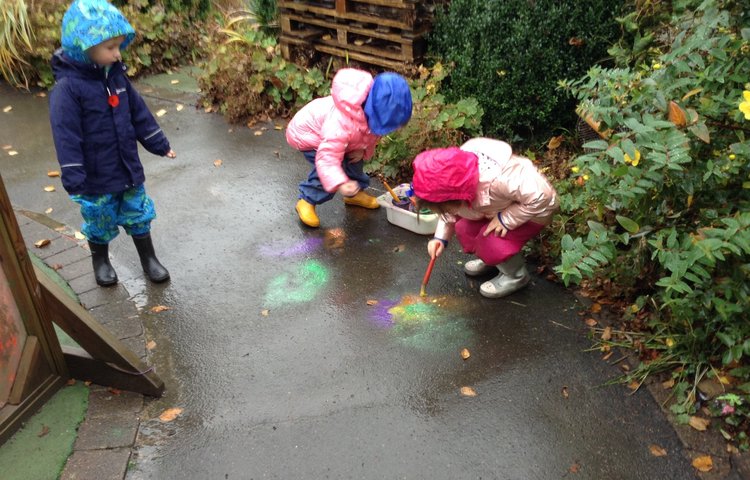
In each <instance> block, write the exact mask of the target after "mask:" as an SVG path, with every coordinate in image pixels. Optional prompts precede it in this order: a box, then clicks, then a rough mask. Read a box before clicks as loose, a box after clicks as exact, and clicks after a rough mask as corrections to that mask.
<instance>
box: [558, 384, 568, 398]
mask: <svg viewBox="0 0 750 480" xmlns="http://www.w3.org/2000/svg"><path fill="white" fill-rule="evenodd" d="M560 394H561V395H562V396H563V398H568V397H570V393H568V387H567V386H563V387H562V390H560Z"/></svg>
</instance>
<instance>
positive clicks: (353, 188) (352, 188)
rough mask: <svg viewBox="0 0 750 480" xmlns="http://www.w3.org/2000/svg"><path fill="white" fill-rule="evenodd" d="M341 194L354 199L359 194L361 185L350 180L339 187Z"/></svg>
mask: <svg viewBox="0 0 750 480" xmlns="http://www.w3.org/2000/svg"><path fill="white" fill-rule="evenodd" d="M339 192H341V195H343V196H345V197H353V196H354V195H356V194H357V192H359V184H358V183H357V182H356V181H354V180H349V181H348V182H344V183H342V184H341V185H340V186H339Z"/></svg>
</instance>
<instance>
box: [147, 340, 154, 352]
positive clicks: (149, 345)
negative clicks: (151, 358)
mask: <svg viewBox="0 0 750 480" xmlns="http://www.w3.org/2000/svg"><path fill="white" fill-rule="evenodd" d="M155 348H156V342H155V341H153V340H149V341H148V343H147V344H146V350H153V349H155Z"/></svg>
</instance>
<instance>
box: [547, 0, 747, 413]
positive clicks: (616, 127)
mask: <svg viewBox="0 0 750 480" xmlns="http://www.w3.org/2000/svg"><path fill="white" fill-rule="evenodd" d="M679 3H680V7H681V8H682V9H683V10H681V11H682V12H683V13H681V14H679V15H676V16H675V17H674V19H673V20H672V22H671V23H670V24H669V25H668V26H667V27H666V29H665V32H664V35H662V36H661V37H660V38H662V39H663V40H669V43H659V42H658V41H656V42H655V43H654V45H652V47H650V48H651V53H650V55H651V56H652V57H653V61H652V63H647V64H646V63H639V61H638V60H640V59H642V58H644V57H643V56H642V55H641V54H642V52H641V51H637V52H634V55H633V57H631V59H635V62H634V63H631V64H630V65H627V66H622V67H621V68H613V69H603V68H600V67H594V68H592V69H591V70H590V71H589V73H588V75H587V76H586V77H584V78H583V79H581V80H579V81H576V82H572V83H570V84H569V86H570V88H571V91H572V92H573V93H574V94H575V96H576V98H578V99H579V101H580V108H581V110H582V111H583V112H585V113H588V114H590V115H591V116H592V117H593V118H594V119H596V120H599V121H601V122H602V125H601V131H609V132H608V135H606V136H607V138H605V139H602V140H597V141H593V142H589V143H588V144H586V145H584V147H586V148H587V149H589V153H586V154H584V155H582V156H580V157H578V158H577V159H576V160H575V161H574V166H573V173H572V175H571V178H570V179H569V180H568V181H565V182H562V183H560V184H559V185H558V191H559V193H560V194H561V195H560V204H561V207H562V212H563V218H564V224H563V225H562V226H561V230H560V233H561V234H562V238H561V247H562V259H561V264H560V265H559V266H558V267H557V272H558V273H559V274H560V275H561V277H562V279H563V280H564V281H565V283H571V282H573V283H575V282H580V281H582V280H583V279H584V278H588V279H593V280H592V281H594V282H597V283H599V284H603V283H605V282H611V283H612V284H614V285H616V286H617V287H618V288H620V290H621V291H622V292H623V293H624V295H625V298H626V299H628V300H634V301H633V303H632V306H630V307H628V309H627V310H626V313H627V315H628V316H630V317H631V318H636V319H639V320H640V321H643V322H644V323H646V324H648V325H649V326H650V327H651V329H652V331H653V332H655V333H654V334H653V335H651V336H650V337H648V338H646V339H643V340H642V342H640V341H639V342H640V343H643V344H647V345H648V348H649V349H651V350H652V351H653V355H649V357H648V361H644V363H643V364H642V365H641V367H640V368H639V369H638V371H637V372H636V373H635V375H636V376H640V378H641V379H642V378H644V377H645V376H646V375H648V374H649V373H651V372H653V371H655V370H658V369H660V368H676V367H678V366H680V367H682V369H681V370H678V373H677V374H676V376H677V377H678V380H679V381H678V385H677V387H676V392H677V395H678V397H679V398H680V400H681V402H680V403H679V404H678V405H677V406H676V407H675V411H676V412H678V413H683V414H685V413H686V412H689V411H691V409H692V408H693V401H694V400H695V398H696V397H695V385H696V384H697V383H698V381H700V379H701V378H703V377H704V376H705V375H706V374H708V375H709V376H717V377H720V378H724V377H725V376H726V375H727V373H730V374H731V375H732V376H734V377H737V378H740V379H744V381H747V380H749V379H750V366H748V362H747V360H748V358H750V357H749V356H750V322H749V321H748V320H750V283H748V281H747V278H748V273H750V175H749V174H750V163H749V160H750V141H748V138H747V136H748V134H749V133H750V92H748V90H750V85H748V84H747V83H745V82H747V81H748V79H750V56H749V55H748V53H749V52H750V28H748V27H750V18H748V17H747V15H746V13H745V14H744V15H743V7H742V5H741V3H742V2H735V1H731V0H705V1H698V0H685V1H683V2H679ZM685 7H688V8H685ZM654 38H656V37H654ZM635 297H637V298H635ZM686 379H692V380H693V384H692V386H689V385H688V383H687V382H686ZM740 388H742V389H744V390H745V391H747V392H750V383H746V384H744V385H743V386H741V387H740ZM682 418H683V419H685V418H686V417H684V416H683V417H682Z"/></svg>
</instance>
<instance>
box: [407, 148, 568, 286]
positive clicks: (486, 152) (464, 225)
mask: <svg viewBox="0 0 750 480" xmlns="http://www.w3.org/2000/svg"><path fill="white" fill-rule="evenodd" d="M412 187H413V190H414V195H415V196H416V197H417V199H416V201H417V206H418V208H420V209H421V208H428V209H430V210H432V211H433V212H435V213H437V214H439V215H440V217H439V222H438V226H437V230H436V231H435V237H434V238H433V239H432V240H430V241H429V242H428V244H427V251H428V253H429V254H430V256H431V257H437V256H440V255H441V254H442V252H443V250H444V248H445V246H446V245H447V244H448V241H449V240H450V239H451V238H452V236H453V235H454V233H455V235H456V236H457V237H458V241H459V242H460V243H461V246H462V247H463V250H464V252H466V253H473V254H475V255H476V256H477V257H478V258H477V259H476V260H471V261H469V262H466V264H465V265H464V271H465V272H466V274H467V275H470V276H477V275H482V274H485V273H489V272H491V271H493V270H494V269H495V268H497V270H499V274H498V275H497V276H496V277H495V278H493V279H492V280H489V281H487V282H485V283H483V284H482V285H481V286H480V288H479V292H480V293H481V294H482V295H483V296H485V297H488V298H499V297H504V296H506V295H509V294H511V293H513V292H515V291H517V290H519V289H521V288H523V287H524V286H525V285H526V284H527V283H528V282H529V280H530V277H529V273H528V271H527V270H526V265H525V263H526V262H525V260H524V258H523V256H522V255H521V253H520V252H521V248H523V246H524V244H525V243H526V242H527V241H529V240H530V239H531V238H533V237H534V236H536V235H537V234H539V232H540V231H541V230H542V229H543V228H544V227H545V226H546V225H549V223H550V222H551V221H552V216H553V215H554V213H555V211H557V209H558V207H559V206H558V200H557V193H556V192H555V189H554V188H553V187H552V185H551V184H550V183H549V181H548V180H547V179H546V178H545V177H544V175H542V174H541V173H540V172H539V170H537V169H536V167H535V166H534V164H532V163H531V161H530V160H529V159H528V158H524V157H521V156H518V155H514V154H513V151H512V149H511V147H510V145H508V144H507V143H505V142H501V141H499V140H493V139H489V138H475V139H472V140H469V141H468V142H466V143H465V144H463V145H462V146H461V147H460V148H459V147H450V148H440V149H435V150H428V151H426V152H422V153H420V154H419V155H417V157H416V158H415V159H414V180H413V184H412Z"/></svg>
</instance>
